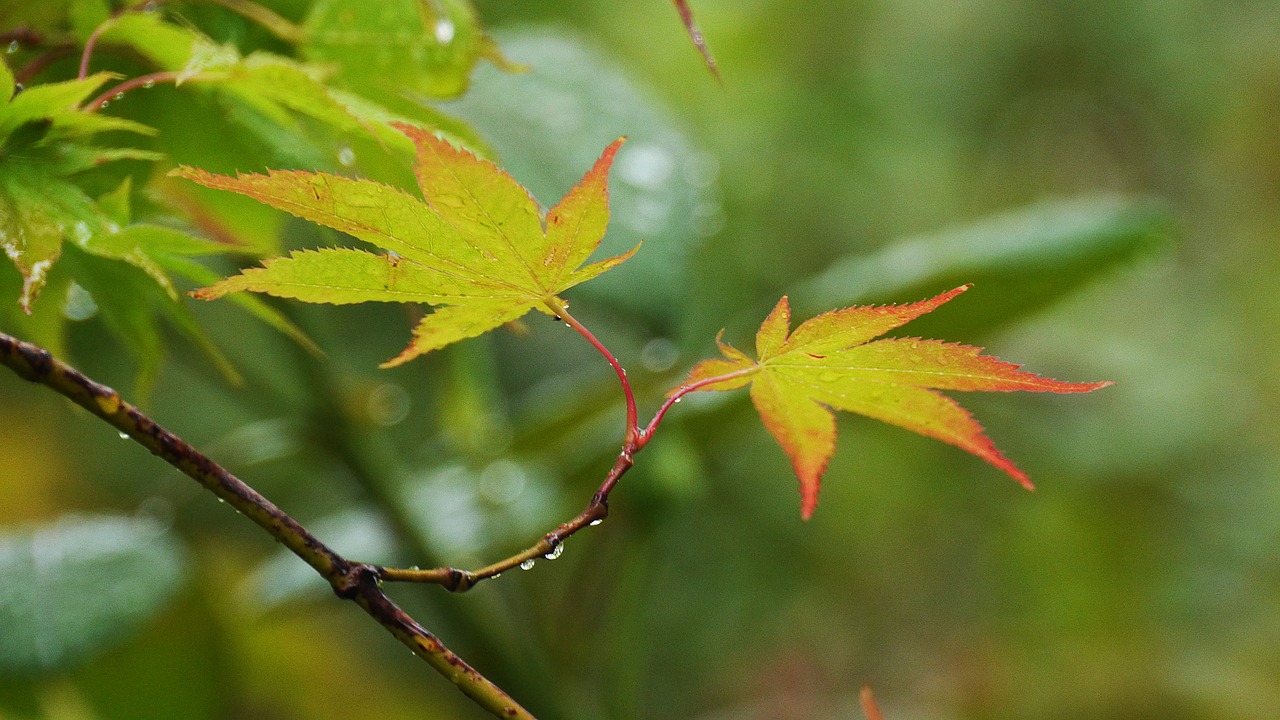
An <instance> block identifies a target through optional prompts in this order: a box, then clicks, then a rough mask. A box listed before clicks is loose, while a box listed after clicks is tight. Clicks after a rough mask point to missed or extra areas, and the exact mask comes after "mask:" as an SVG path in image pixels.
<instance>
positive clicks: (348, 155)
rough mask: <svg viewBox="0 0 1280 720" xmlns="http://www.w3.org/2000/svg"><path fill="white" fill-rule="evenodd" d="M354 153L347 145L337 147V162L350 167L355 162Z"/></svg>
mask: <svg viewBox="0 0 1280 720" xmlns="http://www.w3.org/2000/svg"><path fill="white" fill-rule="evenodd" d="M355 161H356V153H355V151H354V150H352V149H351V148H349V147H342V148H338V162H339V163H340V164H341V165H342V166H343V167H351V166H352V165H353V164H355Z"/></svg>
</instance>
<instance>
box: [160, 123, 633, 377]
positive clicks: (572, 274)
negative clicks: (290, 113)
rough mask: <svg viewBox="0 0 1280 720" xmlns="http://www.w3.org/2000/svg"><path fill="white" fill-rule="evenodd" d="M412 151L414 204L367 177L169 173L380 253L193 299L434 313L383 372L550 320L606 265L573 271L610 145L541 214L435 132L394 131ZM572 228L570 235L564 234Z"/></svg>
mask: <svg viewBox="0 0 1280 720" xmlns="http://www.w3.org/2000/svg"><path fill="white" fill-rule="evenodd" d="M395 127H396V128H397V129H398V130H400V132H402V133H404V134H405V135H406V136H408V138H409V139H410V140H411V141H412V142H413V144H414V146H415V148H416V151H417V163H416V167H415V169H416V175H417V178H418V182H419V187H420V189H421V191H422V195H423V198H424V199H418V198H416V197H414V196H412V195H410V194H409V193H406V192H404V191H401V190H398V189H396V188H393V187H389V186H386V185H381V184H379V183H375V182H371V181H369V180H357V179H352V178H346V177H341V176H337V175H330V174H327V173H315V172H299V171H271V172H268V173H267V174H266V175H256V174H255V175H240V176H237V177H229V176H225V175H214V174H212V173H208V172H205V171H203V170H198V169H193V168H180V169H178V170H176V171H175V174H177V175H179V176H181V177H185V178H188V179H190V180H193V181H195V182H198V183H200V184H201V185H204V186H206V187H211V188H218V189H223V190H231V191H233V192H238V193H241V194H243V195H247V196H249V197H252V198H254V199H256V200H259V201H261V202H263V203H266V204H267V205H270V206H272V207H275V208H278V209H280V210H284V211H286V212H289V213H292V214H294V215H297V216H298V217H301V218H305V219H307V220H311V221H312V222H316V223H319V224H321V225H325V226H328V227H331V228H334V229H337V230H341V231H343V232H346V233H348V234H350V235H352V236H353V237H355V238H357V239H359V240H363V241H365V242H367V243H369V244H371V245H374V246H376V247H379V248H381V249H383V250H385V251H388V252H387V253H386V254H383V255H377V254H373V253H369V252H365V251H362V250H354V249H327V250H318V251H307V252H301V253H294V254H293V255H292V256H290V257H287V258H277V259H274V260H269V261H267V262H266V263H265V264H264V265H263V266H262V267H260V268H252V269H249V270H245V271H244V272H243V273H242V274H241V275H238V276H235V277H232V278H228V279H226V280H223V281H222V282H219V283H216V284H214V285H212V286H210V287H207V288H204V289H202V290H199V291H197V292H196V293H195V296H196V297H198V298H201V299H214V298H217V297H221V296H223V295H225V294H227V293H232V292H237V291H241V290H249V291H253V292H263V293H268V294H271V295H276V296H279V297H288V298H293V299H297V300H303V301H306V302H321V303H331V304H344V303H357V302H415V303H428V304H431V305H435V306H437V307H438V309H437V310H436V311H435V312H433V313H431V314H430V315H428V316H427V317H426V318H424V319H423V320H422V322H421V324H420V325H419V326H418V328H417V329H416V330H415V331H414V338H413V341H412V342H411V343H410V345H409V347H408V348H406V349H405V351H404V352H402V353H401V354H400V355H399V356H397V357H396V358H394V359H393V360H391V361H389V362H388V363H387V365H388V366H390V365H398V364H400V363H403V362H406V361H408V360H410V359H412V358H414V357H416V356H418V355H421V354H423V353H426V352H430V351H431V350H435V349H437V348H440V347H443V346H445V345H447V344H449V343H452V342H456V341H458V340H462V339H465V338H469V337H474V336H476V335H479V334H481V333H483V332H485V331H488V330H491V329H493V328H495V327H498V326H499V325H502V324H504V323H506V322H510V321H511V320H515V319H516V318H519V317H520V316H522V315H524V314H525V313H527V312H528V311H529V310H531V309H539V310H542V311H544V312H548V313H551V312H554V308H556V307H561V303H562V302H563V301H561V300H560V299H559V298H558V297H557V295H558V294H559V293H561V292H563V291H564V290H567V289H568V288H570V287H573V286H574V285H576V284H578V283H581V282H584V281H586V280H588V279H590V278H592V277H595V276H596V275H598V274H599V273H601V272H603V271H605V270H607V269H609V268H610V267H613V266H614V265H616V264H618V263H619V262H622V261H623V260H625V259H626V258H627V257H629V256H630V254H629V253H628V254H627V255H622V256H619V257H615V258H610V259H607V260H602V261H600V262H597V263H594V264H592V265H587V266H585V267H579V266H580V265H581V264H582V263H583V262H585V261H586V259H587V258H588V257H589V256H590V255H591V254H592V252H593V251H594V250H595V249H596V248H597V247H598V246H599V244H600V240H601V239H602V238H603V237H604V233H605V227H606V225H607V224H608V187H607V185H608V184H607V176H608V172H609V167H610V165H611V163H612V161H613V156H614V154H615V153H616V151H617V148H618V146H619V145H620V144H621V143H622V140H621V139H619V140H617V141H615V142H614V143H613V144H611V145H610V146H609V147H608V148H606V150H605V152H604V154H603V155H602V156H601V157H600V159H599V160H598V161H597V162H596V163H595V165H594V167H592V168H591V170H590V171H588V172H587V174H586V176H585V177H584V178H583V180H582V182H581V183H579V185H578V186H577V187H575V188H574V189H573V190H571V191H570V193H569V194H568V195H567V196H566V198H565V199H564V200H562V201H561V203H560V204H558V205H557V206H556V207H555V208H553V209H552V210H551V212H550V213H548V220H547V223H546V225H545V226H544V224H543V221H542V220H541V218H540V216H539V213H538V206H537V203H536V202H535V201H534V200H533V198H532V197H531V196H530V195H529V193H528V192H527V191H526V190H525V189H524V188H523V187H521V186H520V184H519V183H517V182H516V181H515V180H514V179H512V178H511V177H510V176H509V175H507V174H506V173H504V172H502V171H501V170H500V169H498V168H497V167H496V166H494V165H493V164H492V163H489V162H488V161H485V160H480V159H478V158H476V157H475V156H474V155H472V154H471V153H469V152H467V151H465V150H460V149H458V148H455V147H453V146H452V145H450V144H449V143H448V142H446V141H444V140H442V139H440V138H438V137H436V136H435V135H433V134H431V133H430V132H427V131H425V130H422V129H420V128H416V127H413V126H411V125H407V124H396V126H395ZM568 228H572V230H568Z"/></svg>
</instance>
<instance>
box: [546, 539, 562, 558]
mask: <svg viewBox="0 0 1280 720" xmlns="http://www.w3.org/2000/svg"><path fill="white" fill-rule="evenodd" d="M562 554H564V541H563V540H562V541H560V543H559V544H557V545H556V546H555V547H554V548H551V552H549V553H547V554H546V555H543V556H542V557H544V558H546V559H548V560H555V559H556V558H558V557H560V556H561V555H562Z"/></svg>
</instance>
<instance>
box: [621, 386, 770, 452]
mask: <svg viewBox="0 0 1280 720" xmlns="http://www.w3.org/2000/svg"><path fill="white" fill-rule="evenodd" d="M755 371H756V368H755V367H754V366H753V367H749V368H743V369H741V370H735V371H733V372H731V373H725V374H724V375H717V376H715V377H709V378H703V379H702V380H698V381H697V382H691V383H689V384H688V385H681V386H679V387H677V388H675V389H673V390H672V391H671V392H670V393H668V394H667V399H666V401H665V402H663V403H662V406H661V407H659V408H658V411H657V412H656V413H654V414H653V419H652V420H650V421H649V424H648V425H646V426H645V428H644V430H643V431H642V432H641V433H640V438H639V442H638V445H637V447H636V449H637V450H639V449H640V448H643V447H644V446H645V445H648V444H649V440H650V438H652V437H653V433H654V431H656V430H657V429H658V425H660V424H662V418H664V417H666V415H667V411H668V410H670V409H671V406H672V405H675V404H676V403H678V402H680V399H681V398H683V397H684V396H685V395H688V394H689V393H691V392H693V391H695V390H701V389H702V388H704V387H706V386H708V385H714V384H715V383H718V382H724V381H726V380H733V379H735V378H740V377H743V376H746V375H750V374H751V373H754V372H755Z"/></svg>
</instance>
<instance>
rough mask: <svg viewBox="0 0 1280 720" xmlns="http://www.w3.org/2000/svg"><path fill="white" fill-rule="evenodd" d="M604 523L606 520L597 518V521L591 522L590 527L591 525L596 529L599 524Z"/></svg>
mask: <svg viewBox="0 0 1280 720" xmlns="http://www.w3.org/2000/svg"><path fill="white" fill-rule="evenodd" d="M602 522H604V518H596V519H595V520H592V521H591V523H590V525H591V527H595V526H597V525H599V524H600V523H602Z"/></svg>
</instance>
